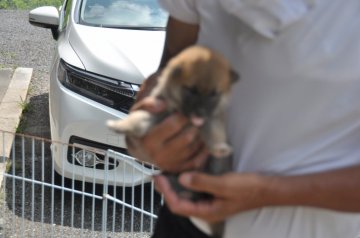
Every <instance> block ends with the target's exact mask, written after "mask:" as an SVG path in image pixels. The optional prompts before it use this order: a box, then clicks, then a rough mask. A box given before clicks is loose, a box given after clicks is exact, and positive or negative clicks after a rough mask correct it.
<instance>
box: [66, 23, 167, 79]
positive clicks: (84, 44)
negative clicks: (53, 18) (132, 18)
mask: <svg viewBox="0 0 360 238" xmlns="http://www.w3.org/2000/svg"><path fill="white" fill-rule="evenodd" d="M164 39H165V31H144V30H128V29H114V28H101V27H92V26H84V25H78V24H75V25H73V27H72V29H71V30H70V34H69V43H70V45H71V46H72V48H73V49H74V51H75V53H76V54H77V55H78V56H79V58H80V60H81V62H82V63H83V65H84V67H85V70H87V71H89V72H94V73H97V74H101V75H105V76H108V77H111V78H116V79H119V80H122V81H126V82H131V83H137V84H141V83H142V82H143V80H144V78H146V77H148V76H149V75H150V74H152V73H154V72H155V71H156V69H157V67H158V65H159V62H160V58H161V55H162V50H163V45H164Z"/></svg>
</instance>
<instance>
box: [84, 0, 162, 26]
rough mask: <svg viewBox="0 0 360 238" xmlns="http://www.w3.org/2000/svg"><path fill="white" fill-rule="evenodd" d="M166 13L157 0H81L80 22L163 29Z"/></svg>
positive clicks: (93, 24)
mask: <svg viewBox="0 0 360 238" xmlns="http://www.w3.org/2000/svg"><path fill="white" fill-rule="evenodd" d="M167 17H168V14H167V13H166V12H165V11H164V10H163V9H161V8H160V6H159V5H158V3H157V0H83V2H82V5H81V11H80V24H85V25H91V26H99V27H114V28H134V29H149V30H151V29H155V30H156V29H163V28H164V27H165V25H166V21H167Z"/></svg>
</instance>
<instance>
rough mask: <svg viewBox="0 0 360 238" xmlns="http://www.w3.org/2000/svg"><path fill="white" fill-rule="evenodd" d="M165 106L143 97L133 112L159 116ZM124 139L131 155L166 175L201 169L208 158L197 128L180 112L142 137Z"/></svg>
mask: <svg viewBox="0 0 360 238" xmlns="http://www.w3.org/2000/svg"><path fill="white" fill-rule="evenodd" d="M165 107H166V105H165V102H164V101H162V100H160V99H156V98H153V97H144V98H143V99H141V100H140V101H139V102H137V103H136V104H135V105H134V106H133V108H132V110H138V109H142V110H147V111H149V112H151V113H160V112H162V111H163V110H164V109H165ZM126 139H127V146H128V150H129V152H130V154H132V155H133V156H135V157H137V158H139V159H140V160H143V161H146V162H150V163H153V164H155V165H156V166H158V167H159V168H160V169H161V170H164V171H167V172H175V173H176V172H180V171H185V170H191V169H197V168H200V167H201V166H202V164H203V163H204V161H205V160H206V158H207V155H208V152H207V150H206V148H205V145H204V143H203V141H202V140H201V139H200V136H199V128H198V127H196V126H194V125H192V124H191V123H190V122H189V120H188V119H187V118H186V117H184V116H183V115H181V114H179V113H173V114H171V115H170V116H168V117H167V118H165V119H164V120H163V121H161V122H160V123H158V124H156V125H155V126H154V127H153V128H151V129H150V131H149V132H148V133H147V134H146V135H145V136H144V137H142V138H132V137H127V138H126Z"/></svg>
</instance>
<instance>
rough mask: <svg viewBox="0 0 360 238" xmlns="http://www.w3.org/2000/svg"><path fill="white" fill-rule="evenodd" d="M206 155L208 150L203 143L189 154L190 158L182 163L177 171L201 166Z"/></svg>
mask: <svg viewBox="0 0 360 238" xmlns="http://www.w3.org/2000/svg"><path fill="white" fill-rule="evenodd" d="M208 156H209V151H208V150H207V149H206V147H205V145H204V144H202V146H201V147H200V148H199V150H198V151H196V153H194V154H193V155H191V156H190V159H188V160H187V161H186V162H184V163H183V165H182V166H181V167H180V169H179V171H189V170H194V169H200V168H202V167H203V165H204V163H205V161H206V159H207V158H208Z"/></svg>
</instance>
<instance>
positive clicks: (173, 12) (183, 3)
mask: <svg viewBox="0 0 360 238" xmlns="http://www.w3.org/2000/svg"><path fill="white" fill-rule="evenodd" d="M195 1H196V0H158V2H159V4H160V5H161V6H162V7H163V8H164V9H165V10H166V11H167V12H169V14H170V16H172V17H173V18H175V19H177V20H179V21H182V22H185V23H189V24H198V23H199V15H198V12H197V10H196V5H195Z"/></svg>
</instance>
